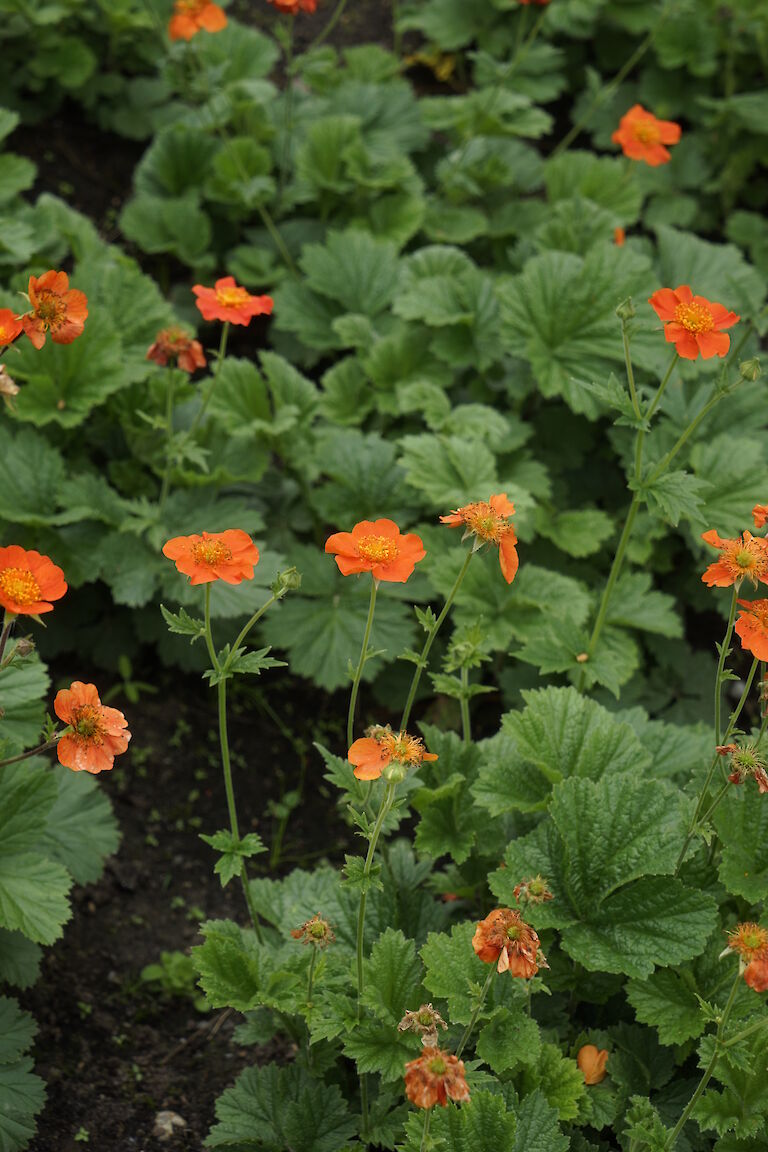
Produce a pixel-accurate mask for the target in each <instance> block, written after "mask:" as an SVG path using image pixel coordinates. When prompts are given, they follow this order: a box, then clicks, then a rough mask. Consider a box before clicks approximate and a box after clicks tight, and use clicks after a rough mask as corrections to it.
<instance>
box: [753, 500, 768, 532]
mask: <svg viewBox="0 0 768 1152" xmlns="http://www.w3.org/2000/svg"><path fill="white" fill-rule="evenodd" d="M752 519H753V520H754V522H755V528H763V527H764V526H765V524H766V522H768V504H755V506H754V508H753V509H752Z"/></svg>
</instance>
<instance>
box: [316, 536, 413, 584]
mask: <svg viewBox="0 0 768 1152" xmlns="http://www.w3.org/2000/svg"><path fill="white" fill-rule="evenodd" d="M325 550H326V552H328V553H330V554H331V555H333V556H335V557H336V564H337V565H338V569H339V571H340V572H341V574H342V576H356V575H358V574H359V573H360V572H370V573H371V575H372V576H373V578H374V580H385V581H390V582H392V583H395V584H404V583H405V582H406V580H407V579H408V577H409V576H410V575H411V573H412V572H413V569H414V568H415V566H416V565H417V564H418V562H419V560H423V559H424V557H425V556H426V552H425V550H424V544H423V543H422V540H421V537H420V536H417V535H416V533H415V532H409V533H408V534H407V535H403V534H402V533H401V532H400V529H399V528H398V526H397V524H395V522H394V521H393V520H361V521H360V522H359V523H358V524H355V526H354V528H353V529H352V531H351V532H335V533H334V534H333V536H329V537H328V539H327V540H326V542H325Z"/></svg>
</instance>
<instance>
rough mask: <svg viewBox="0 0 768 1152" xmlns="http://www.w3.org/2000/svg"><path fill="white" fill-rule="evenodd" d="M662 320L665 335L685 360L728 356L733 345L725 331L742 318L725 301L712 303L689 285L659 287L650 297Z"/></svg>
mask: <svg viewBox="0 0 768 1152" xmlns="http://www.w3.org/2000/svg"><path fill="white" fill-rule="evenodd" d="M648 303H649V304H650V306H651V307H652V308H653V310H654V312H655V313H656V315H657V316H658V318H659V320H663V321H664V324H665V325H666V327H665V328H664V337H665V339H666V341H667V343H668V344H674V345H675V348H676V349H677V353H678V355H679V356H682V357H683V359H684V360H697V359H698V357H699V354H701V356H702V357H703V358H704V359H705V360H711V359H712V357H713V356H725V355H726V354H727V352H728V349H729V348H730V346H731V338H730V336H729V335H728V334H727V333H726V332H724V331H723V329H725V328H732V327H733V325H734V324H738V322H739V320H740V319H741V317H740V316H737V315H736V313H735V312H729V311H728V309H727V308H726V307H725V306H724V305H723V304H713V303H712V302H711V301H710V300H706V299H705V298H704V297H703V296H694V294H693V292H692V291H691V289H690V288H689V286H688V285H687V284H681V285H680V286H679V287H677V288H659V289H658V291H656V292H654V294H653V296H651V297H650V298H649V300H648Z"/></svg>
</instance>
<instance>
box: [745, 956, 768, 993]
mask: <svg viewBox="0 0 768 1152" xmlns="http://www.w3.org/2000/svg"><path fill="white" fill-rule="evenodd" d="M744 982H745V983H746V984H749V986H750V988H753V989H754V990H755V992H768V956H758V958H757V959H756V960H752V961H751V963H749V964H747V966H746V968H745V969H744Z"/></svg>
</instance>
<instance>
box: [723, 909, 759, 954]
mask: <svg viewBox="0 0 768 1152" xmlns="http://www.w3.org/2000/svg"><path fill="white" fill-rule="evenodd" d="M727 935H728V947H727V949H726V951H730V952H738V954H739V956H740V957H741V959H742V960H743V961H744V963H745V964H751V963H752V961H753V960H758V959H759V960H766V959H768V931H766V929H765V928H762V927H761V926H760V925H759V924H755V922H754V921H752V920H749V921H746V922H745V923H744V924H737V925H736V927H735V928H734V929H733V931H732V932H728V934H727ZM723 955H725V953H723Z"/></svg>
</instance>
